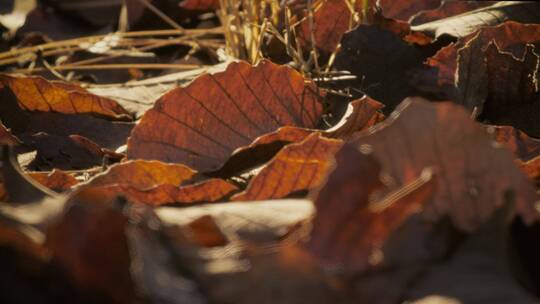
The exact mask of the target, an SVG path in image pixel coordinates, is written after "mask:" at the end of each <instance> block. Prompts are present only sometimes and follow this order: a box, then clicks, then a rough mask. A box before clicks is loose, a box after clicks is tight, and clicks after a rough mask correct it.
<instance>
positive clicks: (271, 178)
mask: <svg viewBox="0 0 540 304" xmlns="http://www.w3.org/2000/svg"><path fill="white" fill-rule="evenodd" d="M341 145H342V141H339V140H333V139H326V138H324V137H322V136H321V134H320V133H314V134H311V135H310V136H309V137H307V138H306V139H305V140H304V141H302V142H300V143H296V144H290V145H288V146H286V147H285V148H283V149H282V150H281V151H280V152H279V153H278V154H277V155H276V156H275V157H274V158H273V159H272V160H271V161H270V162H269V163H268V164H267V165H266V166H265V167H264V168H263V169H262V170H261V171H260V172H259V173H258V174H257V175H256V176H255V177H254V178H253V179H252V180H251V182H250V183H249V185H248V187H247V189H246V190H245V191H244V192H242V193H239V194H237V195H235V196H233V197H232V199H233V200H237V201H249V200H263V199H274V198H282V197H285V196H287V195H289V194H292V193H294V192H297V191H301V190H309V189H313V188H315V187H317V186H319V185H320V184H321V182H322V181H323V179H324V178H325V176H326V175H327V174H328V171H329V170H330V167H331V165H332V157H333V155H334V154H335V153H336V152H337V151H338V150H339V149H340V148H341Z"/></svg>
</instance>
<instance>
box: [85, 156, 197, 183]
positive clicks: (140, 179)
mask: <svg viewBox="0 0 540 304" xmlns="http://www.w3.org/2000/svg"><path fill="white" fill-rule="evenodd" d="M195 174H196V171H194V170H193V169H191V168H188V167H186V166H184V165H179V164H166V163H162V162H160V161H144V160H133V161H127V162H124V163H120V164H117V165H114V166H111V167H110V168H109V169H108V170H107V171H106V172H104V173H102V174H99V175H96V176H94V177H93V178H92V179H91V180H90V181H88V182H87V183H86V185H89V186H96V187H97V186H105V185H111V184H129V185H131V186H132V187H135V188H139V189H147V188H151V187H154V186H156V185H163V184H167V185H174V186H180V185H181V184H182V183H183V182H185V181H188V180H190V179H191V178H192V177H193V176H194V175H195Z"/></svg>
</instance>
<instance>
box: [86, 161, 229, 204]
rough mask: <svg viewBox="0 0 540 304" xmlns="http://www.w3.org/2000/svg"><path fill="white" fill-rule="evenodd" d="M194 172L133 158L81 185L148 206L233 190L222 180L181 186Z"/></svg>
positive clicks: (191, 200)
mask: <svg viewBox="0 0 540 304" xmlns="http://www.w3.org/2000/svg"><path fill="white" fill-rule="evenodd" d="M196 173H197V172H196V171H194V170H192V169H191V168H188V167H186V166H184V165H180V164H165V163H162V162H159V161H144V160H134V161H128V162H125V163H121V164H118V165H115V166H111V167H110V168H109V169H108V170H107V171H106V172H104V173H102V174H99V175H96V176H95V177H94V178H92V179H91V180H90V181H88V182H87V183H85V184H82V185H81V187H82V188H87V187H89V188H96V189H99V191H103V192H104V193H110V194H111V195H112V194H113V193H117V194H118V195H123V196H124V197H125V198H126V199H127V200H129V201H130V202H136V203H142V204H146V205H152V206H159V205H164V204H173V203H176V204H187V203H198V202H215V201H219V200H223V199H224V198H225V197H227V196H228V195H231V194H232V193H233V192H235V191H236V190H237V187H236V186H234V185H232V184H230V183H228V182H226V181H224V180H222V179H208V180H203V181H200V182H197V183H192V184H187V185H182V184H183V183H187V182H189V181H191V179H192V178H193V177H194V175H195V174H196ZM96 191H97V190H96Z"/></svg>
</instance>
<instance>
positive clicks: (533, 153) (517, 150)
mask: <svg viewBox="0 0 540 304" xmlns="http://www.w3.org/2000/svg"><path fill="white" fill-rule="evenodd" d="M487 130H488V132H489V133H490V134H492V135H493V137H494V138H495V140H496V141H497V142H499V143H501V144H503V145H504V146H505V147H507V148H508V149H509V150H510V151H512V153H514V155H515V156H516V157H518V158H519V159H521V160H523V161H528V160H531V159H533V158H536V157H537V156H540V140H538V139H536V138H531V137H529V136H528V135H527V134H525V132H522V131H520V130H519V129H516V128H512V127H510V126H487Z"/></svg>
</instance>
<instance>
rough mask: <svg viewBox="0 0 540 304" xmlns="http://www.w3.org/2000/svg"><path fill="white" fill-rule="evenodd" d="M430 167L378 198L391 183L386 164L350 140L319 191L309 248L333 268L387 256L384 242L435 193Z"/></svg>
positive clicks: (360, 268)
mask: <svg viewBox="0 0 540 304" xmlns="http://www.w3.org/2000/svg"><path fill="white" fill-rule="evenodd" d="M431 175H432V172H431V171H430V170H426V171H424V172H423V173H422V175H421V176H420V177H418V178H417V179H415V180H413V181H411V182H410V183H409V184H408V185H403V186H402V187H401V188H398V189H393V190H394V191H392V192H390V193H389V194H387V195H386V196H384V197H382V198H379V199H374V194H376V193H377V192H378V191H379V192H380V191H381V190H384V189H385V186H384V181H382V180H381V164H379V163H378V161H377V160H376V159H375V158H374V157H373V156H371V155H366V154H363V153H361V152H359V151H358V150H357V149H356V147H355V146H352V145H348V144H346V145H345V146H344V147H343V148H342V150H341V151H340V152H338V154H337V155H336V168H335V170H334V171H333V172H332V173H331V174H330V176H329V177H328V180H327V182H326V184H325V185H324V186H323V187H322V188H321V189H320V191H319V192H318V194H317V195H316V198H314V200H315V207H316V215H315V217H314V219H313V221H312V223H311V225H312V226H313V228H312V231H311V234H310V238H309V241H308V242H307V244H306V248H307V250H308V251H309V252H310V253H311V254H312V255H313V256H315V257H316V258H317V259H318V260H319V261H320V262H321V263H322V264H323V265H324V267H326V268H328V269H336V270H340V271H344V272H346V273H350V274H354V273H356V274H358V273H362V272H364V271H366V270H367V269H369V268H372V267H376V266H378V265H379V264H381V263H382V262H383V259H384V256H383V255H382V252H381V246H382V245H383V244H384V242H385V241H386V240H387V238H389V237H390V235H391V234H392V233H394V232H395V230H396V229H397V228H398V227H399V226H401V225H402V224H403V223H404V222H405V221H406V220H407V219H408V217H409V216H410V215H411V214H413V213H414V212H417V211H419V210H421V207H422V206H423V205H424V204H425V203H426V202H427V201H428V198H429V197H430V196H431V195H432V194H433V193H434V189H435V188H434V186H435V183H434V182H435V179H433V178H432V176H431Z"/></svg>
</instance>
